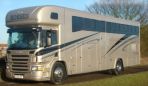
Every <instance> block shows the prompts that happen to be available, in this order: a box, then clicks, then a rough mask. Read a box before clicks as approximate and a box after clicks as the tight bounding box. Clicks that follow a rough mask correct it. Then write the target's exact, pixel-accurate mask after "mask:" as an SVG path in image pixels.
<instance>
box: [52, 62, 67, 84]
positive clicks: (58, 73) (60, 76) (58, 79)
mask: <svg viewBox="0 0 148 86" xmlns="http://www.w3.org/2000/svg"><path fill="white" fill-rule="evenodd" d="M66 76H67V72H66V68H65V66H64V65H63V64H62V63H60V62H56V63H55V64H54V66H53V68H52V72H51V82H52V83H54V84H61V83H62V82H63V81H64V80H65V78H66Z"/></svg>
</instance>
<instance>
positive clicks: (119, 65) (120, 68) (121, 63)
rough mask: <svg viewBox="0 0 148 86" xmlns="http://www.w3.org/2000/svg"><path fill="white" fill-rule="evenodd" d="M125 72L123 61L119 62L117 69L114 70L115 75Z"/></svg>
mask: <svg viewBox="0 0 148 86" xmlns="http://www.w3.org/2000/svg"><path fill="white" fill-rule="evenodd" d="M123 70H124V67H123V62H122V60H118V61H117V62H116V67H115V69H113V73H114V74H115V75H119V74H120V73H121V72H122V71H123Z"/></svg>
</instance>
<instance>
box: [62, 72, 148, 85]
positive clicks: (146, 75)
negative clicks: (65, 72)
mask: <svg viewBox="0 0 148 86" xmlns="http://www.w3.org/2000/svg"><path fill="white" fill-rule="evenodd" d="M62 86H148V72H142V73H137V74H128V75H121V76H116V77H112V78H108V79H102V80H94V81H88V82H80V83H74V84H67V85H62Z"/></svg>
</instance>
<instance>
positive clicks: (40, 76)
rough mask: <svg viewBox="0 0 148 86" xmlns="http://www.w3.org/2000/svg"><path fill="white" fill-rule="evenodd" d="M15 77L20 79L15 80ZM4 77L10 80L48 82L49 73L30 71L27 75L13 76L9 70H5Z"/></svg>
mask: <svg viewBox="0 0 148 86" xmlns="http://www.w3.org/2000/svg"><path fill="white" fill-rule="evenodd" d="M16 76H22V77H17V78H16ZM6 77H7V78H10V79H17V80H31V81H49V80H50V75H49V72H43V71H32V72H28V73H18V74H15V73H13V72H10V71H9V70H6Z"/></svg>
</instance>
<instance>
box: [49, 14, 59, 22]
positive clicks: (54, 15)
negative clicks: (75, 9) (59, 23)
mask: <svg viewBox="0 0 148 86" xmlns="http://www.w3.org/2000/svg"><path fill="white" fill-rule="evenodd" d="M50 17H51V19H56V20H57V19H58V13H55V12H52V13H51V16H50Z"/></svg>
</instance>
